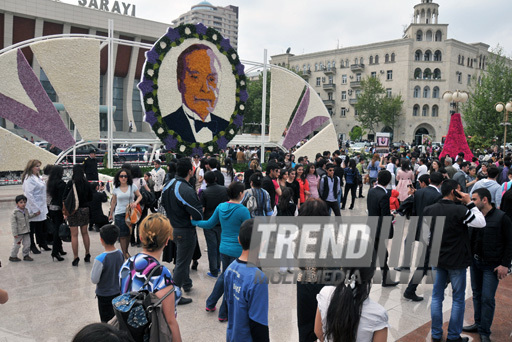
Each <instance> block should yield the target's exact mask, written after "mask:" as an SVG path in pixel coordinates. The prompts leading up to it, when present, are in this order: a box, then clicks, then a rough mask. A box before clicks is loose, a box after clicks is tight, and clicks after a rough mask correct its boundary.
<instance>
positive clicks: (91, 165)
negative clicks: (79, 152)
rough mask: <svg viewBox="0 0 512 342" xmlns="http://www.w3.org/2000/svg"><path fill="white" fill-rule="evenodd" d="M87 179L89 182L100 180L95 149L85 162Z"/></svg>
mask: <svg viewBox="0 0 512 342" xmlns="http://www.w3.org/2000/svg"><path fill="white" fill-rule="evenodd" d="M83 165H84V172H85V177H86V178H87V180H88V181H92V180H96V181H97V180H98V161H97V160H96V150H95V149H94V148H93V149H91V150H90V151H89V157H87V158H85V160H84V162H83Z"/></svg>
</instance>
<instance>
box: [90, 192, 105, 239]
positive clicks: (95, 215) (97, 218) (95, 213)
mask: <svg viewBox="0 0 512 342" xmlns="http://www.w3.org/2000/svg"><path fill="white" fill-rule="evenodd" d="M91 190H92V201H91V202H89V230H93V228H95V230H96V231H97V232H99V231H100V228H101V227H103V226H104V225H106V224H108V217H107V216H106V215H105V214H103V208H102V204H103V203H106V202H107V201H108V197H107V194H106V193H105V186H104V185H103V183H102V182H100V183H97V182H94V183H92V184H91ZM94 226H96V227H94Z"/></svg>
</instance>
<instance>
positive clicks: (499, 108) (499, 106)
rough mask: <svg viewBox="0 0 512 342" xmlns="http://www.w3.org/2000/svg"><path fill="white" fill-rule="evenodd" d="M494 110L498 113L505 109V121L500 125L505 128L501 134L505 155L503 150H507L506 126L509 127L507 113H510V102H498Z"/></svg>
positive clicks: (511, 106) (511, 105) (511, 103)
mask: <svg viewBox="0 0 512 342" xmlns="http://www.w3.org/2000/svg"><path fill="white" fill-rule="evenodd" d="M494 108H495V109H496V111H497V112H498V113H501V112H503V109H505V120H504V121H503V122H502V123H500V125H503V126H505V132H504V133H503V153H505V150H506V149H507V126H509V125H510V123H509V122H508V112H512V102H511V101H509V102H507V104H504V103H503V102H498V103H496V104H495V105H494Z"/></svg>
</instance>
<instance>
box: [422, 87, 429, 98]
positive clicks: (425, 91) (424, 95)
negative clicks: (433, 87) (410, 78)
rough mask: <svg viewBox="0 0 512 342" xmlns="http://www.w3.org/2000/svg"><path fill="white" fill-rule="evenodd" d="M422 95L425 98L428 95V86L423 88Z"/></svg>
mask: <svg viewBox="0 0 512 342" xmlns="http://www.w3.org/2000/svg"><path fill="white" fill-rule="evenodd" d="M423 97H424V98H426V99H428V98H429V97H430V87H425V88H423Z"/></svg>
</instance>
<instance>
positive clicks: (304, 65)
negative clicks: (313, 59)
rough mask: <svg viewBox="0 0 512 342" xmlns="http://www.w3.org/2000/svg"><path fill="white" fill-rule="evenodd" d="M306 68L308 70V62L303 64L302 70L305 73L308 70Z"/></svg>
mask: <svg viewBox="0 0 512 342" xmlns="http://www.w3.org/2000/svg"><path fill="white" fill-rule="evenodd" d="M306 70H307V69H306V64H303V65H302V72H304V73H305V72H306Z"/></svg>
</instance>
